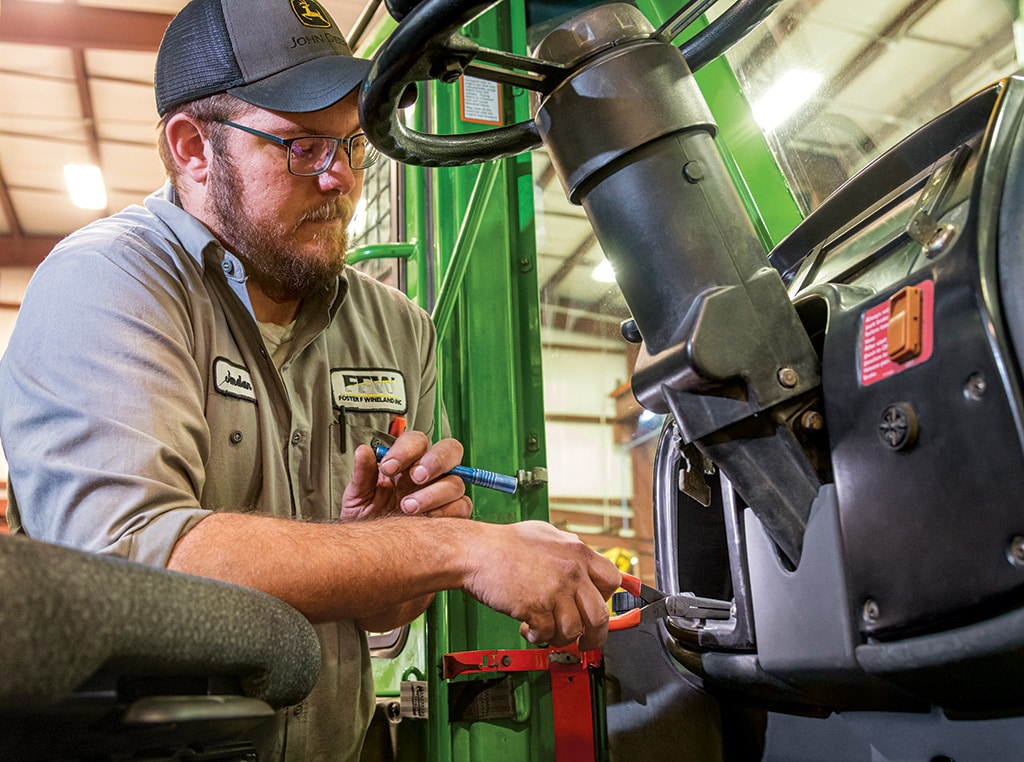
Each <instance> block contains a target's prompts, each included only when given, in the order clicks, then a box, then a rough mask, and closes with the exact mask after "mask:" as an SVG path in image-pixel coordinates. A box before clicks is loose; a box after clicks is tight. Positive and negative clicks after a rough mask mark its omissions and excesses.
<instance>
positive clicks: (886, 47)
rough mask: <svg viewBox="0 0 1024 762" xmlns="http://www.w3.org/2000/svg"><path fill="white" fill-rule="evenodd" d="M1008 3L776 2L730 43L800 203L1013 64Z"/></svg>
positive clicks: (817, 199) (814, 202)
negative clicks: (750, 29)
mask: <svg viewBox="0 0 1024 762" xmlns="http://www.w3.org/2000/svg"><path fill="white" fill-rule="evenodd" d="M729 5H730V4H729V3H727V2H719V3H717V5H716V11H717V12H719V13H720V12H722V11H724V10H725V9H726V8H728V7H729ZM1011 5H1013V3H1010V2H1007V0H972V1H971V2H963V0H898V1H897V2H893V0H868V1H867V2H860V3H850V2H846V0H784V1H783V2H782V3H780V5H779V7H778V8H777V9H776V10H775V11H774V12H773V13H772V14H771V15H770V16H769V17H768V19H767V20H766V21H765V22H764V23H763V24H762V25H761V26H760V27H758V28H757V29H756V30H755V31H754V32H753V33H751V34H750V35H748V36H747V38H746V39H745V40H743V41H742V42H740V43H739V44H738V45H736V46H735V47H733V48H732V49H731V50H730V51H729V52H728V53H727V54H726V57H727V59H728V61H729V63H730V65H731V66H732V68H733V70H734V71H735V73H736V77H737V79H738V80H739V83H740V86H741V88H742V89H743V92H744V94H745V96H746V98H747V100H748V102H749V103H750V105H751V109H752V111H753V114H754V118H755V120H756V121H757V123H758V125H759V126H760V128H761V130H762V131H763V132H764V134H765V136H766V138H767V139H768V142H769V144H770V146H771V149H772V152H773V153H774V155H775V157H776V160H777V161H778V163H779V165H780V167H781V169H782V171H783V172H784V173H785V175H786V177H787V179H788V181H789V184H790V187H791V188H792V190H793V193H794V196H795V197H796V200H797V203H798V204H799V205H800V208H801V211H802V212H803V213H804V214H807V213H808V212H810V211H811V210H812V209H814V208H815V207H817V206H818V205H819V204H820V203H821V202H822V201H823V200H824V199H825V197H827V196H828V194H830V193H831V192H832V191H834V190H835V189H836V188H837V187H838V186H839V185H840V184H842V183H843V181H845V180H846V179H847V178H849V177H850V176H852V175H853V174H854V173H856V172H857V171H858V170H859V169H861V168H863V167H864V166H865V165H867V164H868V163H869V162H870V161H871V160H872V159H874V158H875V157H877V156H878V155H879V154H881V153H883V152H884V151H886V150H887V149H889V148H891V147H892V146H893V145H895V144H896V143H897V142H898V141H899V140H901V139H902V138H904V137H906V136H907V135H908V134H909V133H910V132H912V131H913V130H914V129H916V128H918V127H920V126H921V125H922V124H924V123H925V122H927V121H929V120H930V119H932V118H933V117H935V116H936V115H938V114H940V113H941V112H943V111H945V110H946V109H948V108H950V107H951V106H953V105H954V104H956V103H958V102H960V101H961V100H963V99H964V98H966V97H967V96H968V95H970V94H971V93H973V92H975V91H977V90H979V89H981V88H982V87H984V86H986V85H988V84H991V83H992V82H994V81H995V80H997V79H999V78H1001V77H1003V76H1006V75H1008V74H1011V73H1013V72H1014V71H1016V70H1017V69H1018V68H1019V66H1020V64H1019V63H1018V55H1017V53H1016V51H1015V49H1014V41H1013V31H1012V18H1011V16H1010V6H1011ZM718 6H721V7H720V8H719V7H718Z"/></svg>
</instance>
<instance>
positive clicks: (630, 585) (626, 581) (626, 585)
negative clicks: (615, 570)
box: [619, 572, 643, 595]
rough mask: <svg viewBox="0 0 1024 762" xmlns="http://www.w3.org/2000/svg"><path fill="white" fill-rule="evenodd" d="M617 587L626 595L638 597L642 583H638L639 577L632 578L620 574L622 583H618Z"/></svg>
mask: <svg viewBox="0 0 1024 762" xmlns="http://www.w3.org/2000/svg"><path fill="white" fill-rule="evenodd" d="M619 587H621V588H622V589H623V590H625V591H626V592H627V593H632V594H633V595H640V594H641V592H640V588H641V587H643V582H641V581H640V578H639V577H634V576H633V575H632V574H629V573H627V572H622V582H620V583H619Z"/></svg>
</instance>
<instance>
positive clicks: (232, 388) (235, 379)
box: [213, 357, 256, 402]
mask: <svg viewBox="0 0 1024 762" xmlns="http://www.w3.org/2000/svg"><path fill="white" fill-rule="evenodd" d="M213 383H214V388H215V389H216V390H217V391H218V392H220V393H221V394H224V395H227V396H228V397H238V398H239V399H243V400H248V401H249V402H255V401H256V389H255V388H254V387H253V385H252V375H251V374H250V373H249V371H248V369H247V368H245V367H244V366H242V365H235V363H233V362H231V361H230V360H228V359H227V358H225V357H218V358H217V359H216V360H214V361H213Z"/></svg>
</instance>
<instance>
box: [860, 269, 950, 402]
mask: <svg viewBox="0 0 1024 762" xmlns="http://www.w3.org/2000/svg"><path fill="white" fill-rule="evenodd" d="M914 288H916V289H918V290H920V292H921V326H920V330H921V351H920V353H919V354H916V356H914V357H912V358H910V359H907V360H905V361H904V362H894V361H893V360H892V359H890V357H889V335H890V330H889V326H890V323H891V322H892V319H893V316H892V314H891V302H892V300H887V301H884V302H882V303H881V304H876V305H875V306H874V307H872V308H871V309H869V310H868V311H867V312H865V313H864V315H863V318H862V320H861V343H860V382H861V384H862V385H864V386H870V385H871V384H873V383H875V382H877V381H881V380H882V379H883V378H889V377H890V376H894V375H896V374H897V373H902V372H903V371H905V370H906V369H907V368H913V367H914V366H916V365H920V364H921V363H923V362H927V361H928V359H929V358H930V357H931V356H932V328H933V323H934V320H933V319H932V316H933V314H934V311H935V284H934V283H932V282H931V281H930V280H925V281H921V282H920V283H918V284H917V285H916V286H915V287H914Z"/></svg>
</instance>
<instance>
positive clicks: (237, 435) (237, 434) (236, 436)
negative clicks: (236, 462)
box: [231, 431, 242, 444]
mask: <svg viewBox="0 0 1024 762" xmlns="http://www.w3.org/2000/svg"><path fill="white" fill-rule="evenodd" d="M241 441H242V432H241V431H232V432H231V444H238V443H239V442H241Z"/></svg>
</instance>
